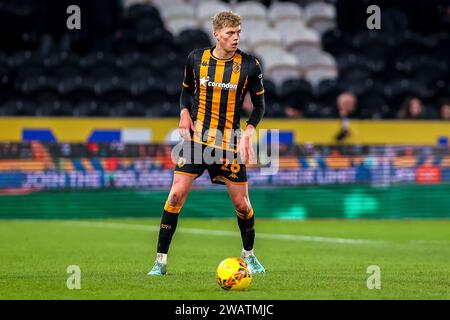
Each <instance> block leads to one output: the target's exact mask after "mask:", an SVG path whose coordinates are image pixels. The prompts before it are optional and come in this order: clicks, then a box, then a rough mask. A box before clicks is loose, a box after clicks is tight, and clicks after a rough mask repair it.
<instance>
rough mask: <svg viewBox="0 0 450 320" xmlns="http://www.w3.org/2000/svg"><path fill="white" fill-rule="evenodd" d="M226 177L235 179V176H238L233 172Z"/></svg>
mask: <svg viewBox="0 0 450 320" xmlns="http://www.w3.org/2000/svg"><path fill="white" fill-rule="evenodd" d="M228 178H235V179H237V178H238V176H237V175H235V174H234V173H232V174H230V175H229V176H228Z"/></svg>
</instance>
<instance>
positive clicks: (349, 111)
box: [336, 92, 357, 141]
mask: <svg viewBox="0 0 450 320" xmlns="http://www.w3.org/2000/svg"><path fill="white" fill-rule="evenodd" d="M336 102H337V109H338V113H339V119H340V120H341V130H340V131H339V132H338V134H337V135H336V140H338V141H343V140H344V139H346V138H347V137H348V136H349V135H350V117H351V116H352V115H353V114H354V112H355V110H356V104H357V100H356V97H355V96H354V95H353V94H352V93H349V92H344V93H341V94H340V95H339V96H338V97H337V101H336Z"/></svg>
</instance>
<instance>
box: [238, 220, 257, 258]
mask: <svg viewBox="0 0 450 320" xmlns="http://www.w3.org/2000/svg"><path fill="white" fill-rule="evenodd" d="M237 219H238V225H239V229H241V237H242V246H243V247H244V250H246V251H249V250H252V249H253V244H254V243H255V228H254V225H255V218H254V217H253V216H252V217H251V218H250V219H242V218H241V217H239V216H238V217H237Z"/></svg>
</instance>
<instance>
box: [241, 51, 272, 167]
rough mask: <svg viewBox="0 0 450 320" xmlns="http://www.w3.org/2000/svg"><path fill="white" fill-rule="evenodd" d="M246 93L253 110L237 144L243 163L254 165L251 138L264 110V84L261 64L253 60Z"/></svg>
mask: <svg viewBox="0 0 450 320" xmlns="http://www.w3.org/2000/svg"><path fill="white" fill-rule="evenodd" d="M248 91H249V92H250V97H251V100H252V103H253V110H252V112H251V114H250V117H249V119H248V120H247V126H246V128H245V130H244V132H243V134H242V137H241V141H240V144H239V152H240V154H241V158H242V160H243V162H244V163H248V162H250V163H256V159H255V155H254V150H253V146H252V136H253V134H254V133H255V130H256V126H257V125H258V123H259V122H260V121H261V119H262V118H263V116H264V111H265V109H266V105H265V101H264V84H263V74H262V69H261V64H260V63H259V61H258V60H256V59H254V60H253V61H252V62H251V66H250V72H249V76H248Z"/></svg>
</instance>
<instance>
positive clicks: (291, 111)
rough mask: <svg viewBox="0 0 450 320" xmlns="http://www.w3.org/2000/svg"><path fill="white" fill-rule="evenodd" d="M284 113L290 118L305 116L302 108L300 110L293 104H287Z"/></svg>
mask: <svg viewBox="0 0 450 320" xmlns="http://www.w3.org/2000/svg"><path fill="white" fill-rule="evenodd" d="M284 114H285V115H286V117H288V118H301V117H303V113H302V110H300V109H298V108H295V107H291V106H287V107H286V108H284Z"/></svg>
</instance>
